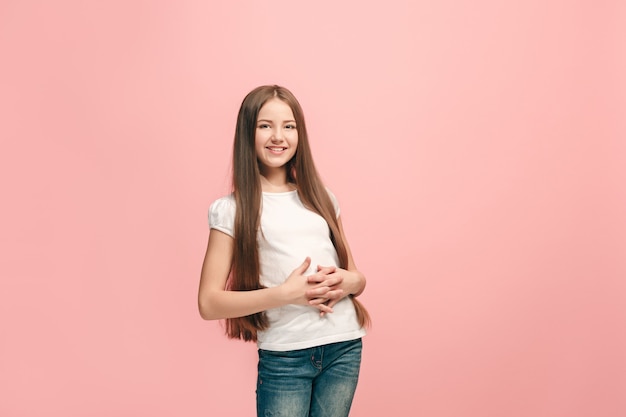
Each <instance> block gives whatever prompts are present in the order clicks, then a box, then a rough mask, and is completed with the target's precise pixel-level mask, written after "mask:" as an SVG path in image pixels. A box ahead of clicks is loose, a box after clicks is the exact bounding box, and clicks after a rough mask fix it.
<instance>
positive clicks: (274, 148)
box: [266, 146, 287, 152]
mask: <svg viewBox="0 0 626 417" xmlns="http://www.w3.org/2000/svg"><path fill="white" fill-rule="evenodd" d="M266 149H269V150H270V151H271V152H283V151H286V150H287V148H285V147H282V146H268V147H266Z"/></svg>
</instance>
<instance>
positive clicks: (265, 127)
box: [258, 123, 270, 129]
mask: <svg viewBox="0 0 626 417" xmlns="http://www.w3.org/2000/svg"><path fill="white" fill-rule="evenodd" d="M269 127H270V125H268V124H267V123H262V124H260V125H259V126H258V128H259V129H269Z"/></svg>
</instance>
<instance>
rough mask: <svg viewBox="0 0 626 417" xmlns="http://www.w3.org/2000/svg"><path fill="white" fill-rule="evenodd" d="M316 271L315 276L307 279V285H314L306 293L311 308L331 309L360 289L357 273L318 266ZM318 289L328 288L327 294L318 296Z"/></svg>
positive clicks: (359, 276)
mask: <svg viewBox="0 0 626 417" xmlns="http://www.w3.org/2000/svg"><path fill="white" fill-rule="evenodd" d="M317 271H318V273H317V274H314V275H309V276H308V277H307V281H308V283H309V284H316V285H315V287H314V288H312V289H310V290H308V291H307V292H306V296H307V298H308V299H309V304H310V305H312V306H319V305H321V304H324V305H326V306H328V307H330V308H331V309H332V308H333V307H334V306H335V305H336V304H337V303H338V302H339V301H341V300H342V299H343V298H345V297H347V296H348V295H350V294H357V293H359V292H360V291H361V289H362V288H361V287H362V280H361V275H360V274H359V273H358V272H355V271H348V270H345V269H342V268H337V267H334V266H320V265H318V266H317ZM320 287H326V288H328V289H329V292H328V293H325V294H319V293H318V292H317V291H316V288H320ZM337 290H340V291H337ZM328 295H331V296H328ZM320 315H321V316H323V315H324V311H320Z"/></svg>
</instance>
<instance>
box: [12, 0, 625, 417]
mask: <svg viewBox="0 0 626 417" xmlns="http://www.w3.org/2000/svg"><path fill="white" fill-rule="evenodd" d="M625 21H626V7H625V3H624V2H622V1H618V0H615V1H608V0H607V1H565V0H563V1H543V0H542V1H539V0H531V1H522V0H520V1H510V2H507V1H496V0H492V1H480V0H479V1H469V0H457V1H450V0H444V1H438V2H430V1H409V0H407V1H399V0H390V1H384V2H369V3H367V2H365V3H364V2H362V1H356V0H351V1H328V0H324V1H317V2H308V3H305V2H302V3H299V2H294V1H271V0H268V1H233V2H201V1H190V0H185V1H169V2H168V1H160V2H157V1H111V2H108V1H101V2H95V1H78V0H76V1H55V2H44V1H17V0H15V1H6V0H5V1H2V2H1V3H0V57H1V58H0V59H1V60H2V63H1V65H0V137H1V139H2V152H1V156H0V158H1V161H0V162H1V163H0V181H1V190H2V216H1V220H0V221H1V222H2V224H1V230H2V232H1V233H0V244H1V250H2V251H1V253H2V255H1V258H0V259H1V263H0V268H1V281H0V415H2V416H3V417H4V416H7V417H18V416H38V417H39V416H93V417H100V416H103V417H104V416H157V417H160V416H216V415H233V416H249V415H252V414H253V412H252V410H253V408H254V385H255V374H256V369H255V365H256V357H255V355H256V352H255V347H254V346H253V345H250V344H244V343H241V342H235V341H229V340H227V339H226V338H225V337H224V336H223V335H222V329H221V327H220V325H219V323H216V322H204V321H202V320H201V319H200V317H199V315H198V312H197V308H196V291H197V286H198V278H199V272H200V266H201V262H202V258H203V255H204V250H205V245H206V239H207V235H208V226H207V209H208V205H209V203H210V202H211V201H212V200H213V199H215V198H217V197H219V196H221V195H223V194H225V193H227V192H228V190H229V169H230V154H231V142H232V136H233V132H234V122H235V117H236V112H237V109H238V106H239V104H240V102H241V100H242V98H243V96H244V95H245V94H246V93H247V92H248V91H249V90H250V89H252V88H253V87H256V86H257V85H260V84H267V83H279V84H282V85H285V86H287V87H288V88H290V89H291V90H292V91H293V92H294V93H295V94H296V96H297V97H298V98H299V99H300V101H301V103H302V105H303V107H304V110H305V114H306V115H307V122H308V125H309V128H310V132H309V133H310V136H311V138H312V146H313V152H314V155H315V158H316V161H317V164H318V168H319V170H320V171H321V173H322V175H323V177H324V178H325V180H326V181H327V184H328V185H329V186H330V188H331V189H333V191H334V192H335V194H337V195H338V197H339V199H340V203H341V205H342V212H343V218H344V224H345V228H346V231H347V234H348V237H349V240H350V243H351V245H352V249H353V252H354V255H355V258H356V261H357V264H358V265H359V267H360V269H361V270H363V272H365V274H366V275H367V277H368V278H369V284H368V288H367V291H366V293H365V294H364V295H363V300H364V302H365V303H366V304H367V305H368V306H369V309H370V311H371V313H372V315H373V317H374V328H373V329H372V330H371V331H370V332H369V335H368V336H367V338H366V340H365V342H366V345H365V351H364V362H363V368H362V378H361V382H360V386H359V390H358V392H357V397H356V401H355V405H354V407H353V413H352V415H353V416H429V417H447V416H450V417H453V416H454V417H458V416H463V417H485V416H494V417H495V416H497V417H500V416H511V417H516V416H533V417H544V416H545V417H559V416H564V417H565V416H567V417H576V416H581V417H582V416H607V417H608V416H623V415H626V331H625V330H626V281H625V277H626V216H625V215H624V213H625V210H626V185H625V184H626V168H625V167H626V140H625V138H626V125H625V122H624V120H625V117H624V115H625V114H626V81H625V80H626V78H625V77H624V74H626V53H625V48H626V36H625V30H624V22H625Z"/></svg>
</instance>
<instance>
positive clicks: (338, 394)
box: [256, 339, 363, 417]
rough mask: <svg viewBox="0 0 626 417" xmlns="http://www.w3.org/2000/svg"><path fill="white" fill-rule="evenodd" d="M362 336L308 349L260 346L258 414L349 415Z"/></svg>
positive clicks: (295, 416) (262, 416)
mask: <svg viewBox="0 0 626 417" xmlns="http://www.w3.org/2000/svg"><path fill="white" fill-rule="evenodd" d="M362 347H363V345H362V342H361V339H356V340H350V341H348V342H339V343H331V344H328V345H323V346H317V347H314V348H310V349H300V350H292V351H288V352H273V351H268V350H262V349H259V375H258V378H257V389H256V403H257V416H258V417H270V416H272V417H278V416H285V417H344V416H346V417H347V416H348V413H349V412H350V406H351V405H352V398H353V397H354V392H355V390H356V385H357V381H358V379H359V369H360V367H361V350H362Z"/></svg>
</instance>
